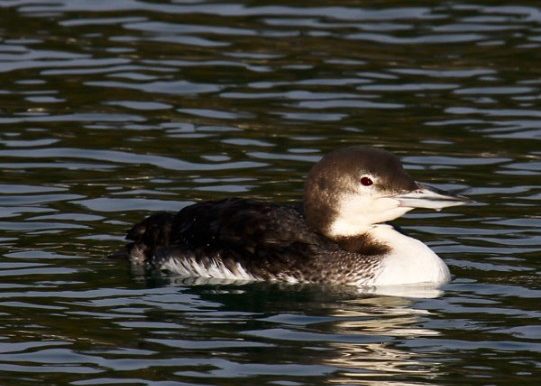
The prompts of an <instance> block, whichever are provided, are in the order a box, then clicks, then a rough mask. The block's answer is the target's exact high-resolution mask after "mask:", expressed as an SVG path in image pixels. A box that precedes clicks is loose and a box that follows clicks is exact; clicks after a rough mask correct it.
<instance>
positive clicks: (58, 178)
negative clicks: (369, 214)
mask: <svg viewBox="0 0 541 386" xmlns="http://www.w3.org/2000/svg"><path fill="white" fill-rule="evenodd" d="M502 3H503V2H496V1H492V2H489V1H487V2H455V1H446V2H430V1H418V2H409V1H400V0H399V1H384V0H381V1H373V2H370V3H369V2H359V1H353V0H352V1H328V2H325V1H304V2H303V1H289V2H285V1H275V2H265V1H259V2H255V1H252V2H249V1H246V2H240V1H237V2H214V1H203V0H201V1H197V0H194V1H150V0H146V1H144V0H139V1H136V0H108V1H84V0H71V1H70V0H63V1H62V0H55V1H33V0H27V1H25V0H6V1H2V2H0V169H1V175H2V179H1V181H0V217H1V219H0V229H1V233H0V248H1V256H2V257H1V258H0V320H1V323H0V384H3V385H8V384H10V385H11V384H13V385H15V384H16V385H34V384H40V385H43V384H46V385H53V384H55V385H56V384H58V385H60V384H62V385H63V384H70V385H98V384H99V385H109V384H111V385H117V384H118V385H120V384H122V385H125V384H134V385H135V384H142V385H160V386H164V385H179V386H180V385H239V384H245V385H280V386H297V385H323V384H336V385H361V384H362V385H424V384H430V385H451V384H453V385H463V384H472V385H494V384H500V385H526V384H532V385H533V384H536V385H537V384H540V382H541V375H540V374H541V307H540V304H541V303H540V297H541V286H540V277H539V267H540V259H541V253H540V250H541V231H540V229H541V227H540V226H541V212H540V210H539V206H540V201H541V188H540V185H541V184H540V182H541V178H540V175H541V141H540V140H541V4H540V3H539V2H538V1H514V2H509V4H508V5H502ZM345 144H367V145H376V146H383V147H385V148H386V149H388V150H391V151H393V152H395V153H397V154H398V155H400V156H401V157H402V158H403V160H404V161H405V164H406V167H407V168H408V169H409V170H410V171H411V173H412V174H413V175H414V176H415V178H417V179H419V180H423V181H429V182H431V183H432V184H434V185H436V186H439V187H441V188H448V189H452V190H459V191H462V192H464V193H466V194H468V195H470V196H471V197H472V198H474V199H475V200H477V201H478V202H479V204H478V205H476V206H470V207H457V208H449V209H448V210H445V211H443V212H441V213H435V212H427V211H418V212H414V213H412V214H410V215H408V216H406V217H405V218H404V219H401V220H400V221H398V222H397V223H398V224H399V225H401V226H402V227H403V228H405V229H406V230H407V231H408V232H409V233H410V234H412V235H413V236H414V237H416V238H419V239H422V240H423V241H425V242H427V243H428V244H429V245H430V246H431V247H432V248H433V249H435V250H436V251H437V252H438V253H439V254H440V255H441V256H442V257H443V258H444V260H445V261H446V262H447V263H448V265H449V266H450V268H451V271H452V273H453V274H454V276H455V279H454V280H453V282H452V283H450V284H449V285H447V286H446V287H445V288H444V293H443V295H442V296H441V297H438V298H432V299H410V298H406V297H397V296H394V297H392V296H382V295H380V296H374V295H373V296H369V295H359V294H354V293H348V292H346V291H339V290H336V289H328V288H321V287H317V286H306V287H295V286H279V285H271V284H252V285H247V286H234V285H209V284H206V285H194V284H193V283H183V282H179V281H178V280H175V279H174V278H167V277H152V276H150V277H149V276H145V275H144V274H141V273H137V272H132V271H131V270H130V268H129V267H128V266H127V265H125V264H123V263H122V262H119V261H110V260H108V259H105V258H104V257H105V256H106V255H107V254H108V253H109V252H111V251H112V250H114V249H115V248H117V247H118V246H119V245H121V243H122V237H123V233H124V231H125V230H126V229H127V228H128V227H129V225H130V224H131V223H133V222H135V221H137V220H138V219H140V218H142V217H143V216H144V215H146V214H148V213H151V212H153V211H157V210H176V209H179V208H181V207H183V206H184V205H187V204H189V203H191V202H194V201H195V200H200V199H210V198H223V197H227V196H231V195H237V196H244V197H257V198H262V199H268V200H274V201H290V200H295V199H297V198H298V197H299V195H300V194H301V191H302V185H303V178H304V175H305V173H306V171H307V170H308V168H309V167H310V165H311V163H312V162H314V161H316V160H317V159H319V157H320V156H321V154H323V153H325V152H327V151H329V150H331V149H334V148H336V147H340V146H343V145H345Z"/></svg>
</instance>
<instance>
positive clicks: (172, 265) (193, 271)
mask: <svg viewBox="0 0 541 386" xmlns="http://www.w3.org/2000/svg"><path fill="white" fill-rule="evenodd" d="M159 268H160V269H163V270H166V271H169V272H171V273H174V274H177V275H179V276H183V277H195V276H197V277H205V278H215V279H227V280H250V281H253V280H261V279H258V278H257V277H255V276H253V275H251V274H249V273H248V272H246V270H245V269H244V267H243V266H242V265H240V264H239V263H236V266H235V270H234V271H235V272H234V271H233V270H230V269H229V268H227V267H226V266H225V264H224V263H223V262H221V261H216V260H212V261H211V263H210V264H208V266H204V265H202V264H200V263H198V262H197V261H195V259H193V258H175V257H171V258H168V259H166V260H165V262H163V263H162V264H161V265H160V267H159Z"/></svg>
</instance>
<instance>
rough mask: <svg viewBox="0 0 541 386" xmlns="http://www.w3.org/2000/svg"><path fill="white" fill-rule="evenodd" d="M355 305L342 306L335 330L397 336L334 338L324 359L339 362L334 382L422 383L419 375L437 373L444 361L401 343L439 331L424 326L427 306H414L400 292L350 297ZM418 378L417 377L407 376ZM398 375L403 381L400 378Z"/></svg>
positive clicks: (351, 333) (349, 302)
mask: <svg viewBox="0 0 541 386" xmlns="http://www.w3.org/2000/svg"><path fill="white" fill-rule="evenodd" d="M345 304H348V305H350V306H351V307H347V308H344V309H341V310H337V311H336V312H335V313H334V316H337V317H340V319H342V320H340V319H338V320H337V321H336V322H335V323H334V324H333V327H334V331H335V333H339V334H347V335H350V336H355V335H363V336H380V337H386V338H388V337H392V338H394V339H390V340H388V341H385V342H371V343H354V342H330V343H329V346H330V347H332V348H333V351H332V352H333V353H334V356H333V357H332V358H328V359H326V360H325V361H324V362H323V363H324V364H326V365H332V366H335V367H336V368H338V369H341V370H340V371H338V372H336V373H335V374H334V375H333V377H332V379H330V382H332V383H335V384H341V385H348V384H354V385H358V384H368V385H419V384H422V381H421V382H419V379H426V380H427V381H428V380H429V379H433V378H434V377H437V375H438V373H439V367H440V364H439V363H436V362H434V361H433V359H432V358H431V356H430V355H428V354H423V353H418V352H411V351H407V350H404V349H401V348H398V347H396V346H397V343H399V342H400V340H402V339H415V338H416V337H419V336H435V335H439V333H438V332H437V331H435V330H431V329H428V328H423V327H420V326H419V324H420V322H421V320H422V318H423V316H427V315H428V314H429V312H428V311H426V310H421V309H415V308H412V307H411V306H412V302H411V300H409V299H405V298H399V297H383V296H378V297H370V298H361V299H354V300H348V301H345ZM410 377H411V378H415V381H414V382H407V381H404V379H406V378H410ZM398 379H399V380H400V381H398Z"/></svg>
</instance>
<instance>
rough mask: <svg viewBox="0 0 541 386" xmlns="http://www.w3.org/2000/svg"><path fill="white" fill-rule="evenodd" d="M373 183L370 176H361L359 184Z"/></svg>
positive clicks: (368, 184) (367, 184)
mask: <svg viewBox="0 0 541 386" xmlns="http://www.w3.org/2000/svg"><path fill="white" fill-rule="evenodd" d="M373 183H374V181H372V179H371V178H370V177H366V176H365V177H361V184H362V185H364V186H370V185H372V184H373Z"/></svg>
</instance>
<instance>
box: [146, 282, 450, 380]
mask: <svg viewBox="0 0 541 386" xmlns="http://www.w3.org/2000/svg"><path fill="white" fill-rule="evenodd" d="M154 280H156V277H154ZM157 280H159V281H160V282H159V284H158V285H173V286H181V287H182V291H188V292H189V293H191V294H197V296H199V298H200V299H201V300H203V301H209V302H212V303H213V304H219V305H220V306H219V307H218V310H219V311H221V312H223V311H233V312H239V311H241V312H242V313H243V314H244V313H253V319H252V322H250V323H249V326H248V325H246V326H244V327H245V328H243V327H241V326H243V322H240V321H236V323H237V327H238V328H239V330H238V331H236V333H237V334H238V335H237V336H236V339H242V340H243V341H250V340H251V339H253V340H254V341H264V342H265V343H266V344H268V343H270V344H271V345H272V347H273V349H269V350H271V351H272V350H276V349H278V350H288V347H289V348H290V349H291V347H294V349H295V350H297V349H301V350H303V352H304V353H305V354H306V355H303V363H302V364H306V365H321V366H325V367H331V368H334V371H332V372H330V373H329V374H328V375H327V380H328V382H329V383H332V384H344V385H346V384H370V385H372V384H373V385H395V384H396V385H398V384H400V385H408V384H416V385H419V384H423V383H424V382H425V381H426V382H429V381H430V380H432V382H433V380H434V378H435V377H436V378H437V376H438V374H440V372H441V370H440V367H441V366H440V363H439V362H437V360H435V359H434V356H433V355H431V354H430V353H420V352H415V351H411V350H409V349H407V348H405V347H406V346H405V345H404V344H402V343H403V342H404V341H406V340H411V339H415V338H418V337H430V336H437V335H439V332H438V331H436V330H432V329H430V328H426V327H424V326H423V322H424V320H425V319H426V318H429V319H432V318H433V317H434V315H431V314H430V312H429V311H428V310H425V309H421V308H419V307H416V304H417V300H416V299H414V298H415V297H423V298H427V297H436V296H439V295H441V294H442V292H441V291H439V290H436V289H433V288H423V287H419V286H417V287H416V288H414V287H408V288H387V289H386V290H385V291H381V292H384V293H385V294H381V293H378V291H377V289H372V290H371V292H372V293H370V294H367V293H366V291H365V292H362V291H361V292H360V291H359V289H357V288H354V287H345V288H344V287H338V288H337V287H324V286H318V285H288V284H283V283H253V282H252V283H242V284H241V283H238V282H237V283H235V284H230V283H226V282H223V281H221V280H219V281H216V280H208V279H200V278H190V279H186V278H175V277H162V276H160V278H159V279H157ZM154 284H156V283H154ZM404 294H408V295H410V297H406V296H404ZM391 295H392V296H391ZM218 310H217V311H218ZM244 315H245V314H244ZM239 322H240V324H238V323H239ZM270 355H271V356H276V355H275V354H270ZM256 358H257V357H254V356H252V357H251V359H252V360H254V361H257V359H256ZM436 358H437V357H436ZM277 360H278V361H279V358H278V359H277ZM398 379H400V382H398V381H397V380H398ZM409 379H411V380H412V381H411V382H410V383H408V382H409V381H408V380H409Z"/></svg>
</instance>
